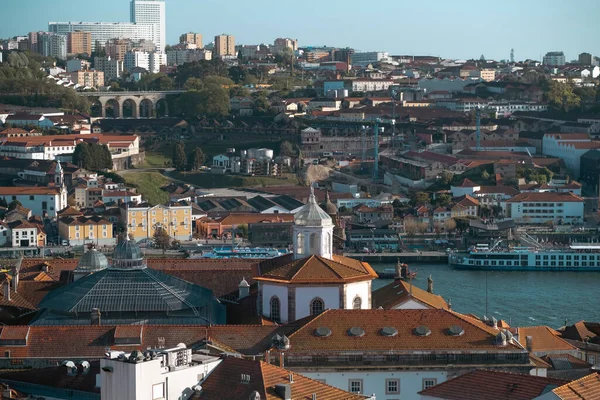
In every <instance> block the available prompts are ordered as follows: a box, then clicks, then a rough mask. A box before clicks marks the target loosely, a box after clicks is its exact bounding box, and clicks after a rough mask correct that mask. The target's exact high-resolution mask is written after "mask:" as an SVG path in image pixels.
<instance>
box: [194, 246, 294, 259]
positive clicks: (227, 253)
mask: <svg viewBox="0 0 600 400" xmlns="http://www.w3.org/2000/svg"><path fill="white" fill-rule="evenodd" d="M288 253H289V251H288V250H287V249H274V248H270V247H217V248H214V249H212V250H211V251H206V252H202V254H201V255H200V256H199V257H198V258H213V259H228V258H246V259H269V258H276V257H280V256H283V255H286V254H288Z"/></svg>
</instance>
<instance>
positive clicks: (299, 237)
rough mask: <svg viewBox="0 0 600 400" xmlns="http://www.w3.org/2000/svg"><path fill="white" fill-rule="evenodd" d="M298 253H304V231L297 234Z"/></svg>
mask: <svg viewBox="0 0 600 400" xmlns="http://www.w3.org/2000/svg"><path fill="white" fill-rule="evenodd" d="M296 254H304V233H301V232H300V233H298V235H297V236H296Z"/></svg>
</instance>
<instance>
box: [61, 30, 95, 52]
mask: <svg viewBox="0 0 600 400" xmlns="http://www.w3.org/2000/svg"><path fill="white" fill-rule="evenodd" d="M67 54H87V55H88V56H90V55H91V54H92V34H91V32H81V31H76V32H69V33H68V34H67Z"/></svg>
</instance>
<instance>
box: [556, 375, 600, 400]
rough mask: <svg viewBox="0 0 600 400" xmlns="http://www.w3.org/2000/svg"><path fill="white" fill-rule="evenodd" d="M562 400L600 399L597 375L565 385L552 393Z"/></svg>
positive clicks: (599, 381)
mask: <svg viewBox="0 0 600 400" xmlns="http://www.w3.org/2000/svg"><path fill="white" fill-rule="evenodd" d="M552 393H554V394H555V395H556V396H558V398H559V399H562V400H597V399H600V375H599V374H597V373H593V374H590V375H588V376H584V377H583V378H581V379H577V380H576V381H573V382H570V383H567V384H565V385H563V386H561V387H558V388H556V389H554V390H553V391H552Z"/></svg>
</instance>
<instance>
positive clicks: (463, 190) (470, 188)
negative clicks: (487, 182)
mask: <svg viewBox="0 0 600 400" xmlns="http://www.w3.org/2000/svg"><path fill="white" fill-rule="evenodd" d="M450 190H451V191H452V197H460V196H464V195H466V194H467V195H469V196H472V195H473V193H475V192H477V191H479V190H481V185H478V184H476V183H475V182H473V181H472V180H470V179H467V178H465V179H463V181H462V182H461V184H460V186H450Z"/></svg>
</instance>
